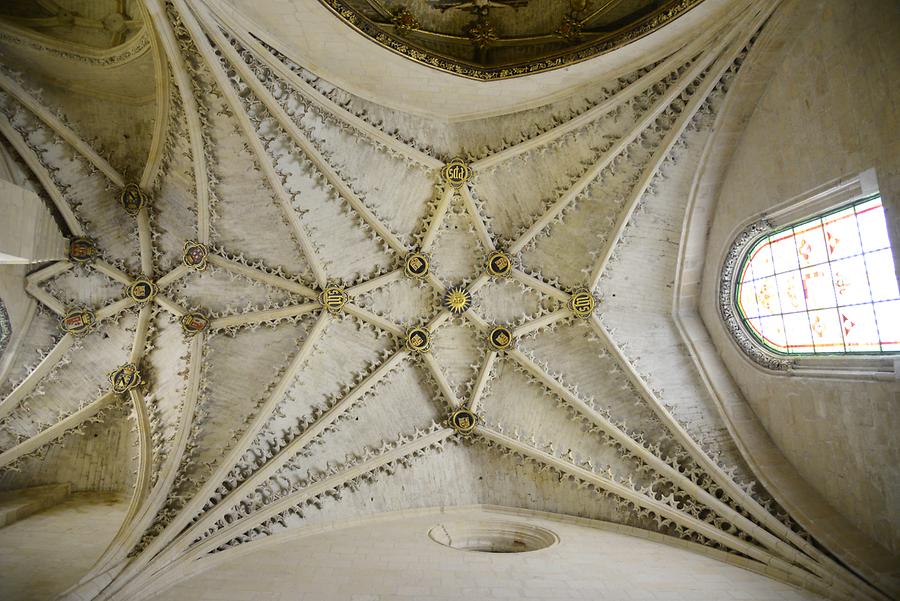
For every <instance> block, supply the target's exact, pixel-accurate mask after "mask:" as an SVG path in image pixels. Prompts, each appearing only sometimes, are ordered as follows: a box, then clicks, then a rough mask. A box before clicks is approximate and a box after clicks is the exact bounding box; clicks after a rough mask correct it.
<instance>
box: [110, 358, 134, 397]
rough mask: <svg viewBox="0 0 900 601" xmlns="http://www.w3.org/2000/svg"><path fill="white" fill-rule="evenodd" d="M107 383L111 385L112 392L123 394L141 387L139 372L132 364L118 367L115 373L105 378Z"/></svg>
mask: <svg viewBox="0 0 900 601" xmlns="http://www.w3.org/2000/svg"><path fill="white" fill-rule="evenodd" d="M107 377H108V378H109V383H110V384H112V389H113V392H115V393H117V394H124V393H126V392H128V391H129V390H133V389H134V388H137V387H138V386H140V385H141V383H142V382H143V381H142V380H141V372H139V371H138V369H137V367H136V366H135V365H134V363H125V364H124V365H120V366H119V367H118V368H117V369H116V370H115V371H112V372H110V373H109V375H108V376H107Z"/></svg>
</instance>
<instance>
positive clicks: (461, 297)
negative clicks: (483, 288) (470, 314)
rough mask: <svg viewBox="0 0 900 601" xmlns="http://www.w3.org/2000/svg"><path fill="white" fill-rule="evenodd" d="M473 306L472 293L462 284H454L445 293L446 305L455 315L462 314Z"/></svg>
mask: <svg viewBox="0 0 900 601" xmlns="http://www.w3.org/2000/svg"><path fill="white" fill-rule="evenodd" d="M471 306H472V295H471V294H470V293H469V291H468V290H466V289H465V288H463V287H462V286H454V287H453V288H450V289H449V290H447V293H446V294H445V295H444V307H445V308H446V309H447V310H448V311H450V312H451V313H453V314H454V315H462V314H463V313H465V312H466V311H468V310H469V308H471Z"/></svg>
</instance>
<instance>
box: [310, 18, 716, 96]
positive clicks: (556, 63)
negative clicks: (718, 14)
mask: <svg viewBox="0 0 900 601" xmlns="http://www.w3.org/2000/svg"><path fill="white" fill-rule="evenodd" d="M319 1H320V2H321V3H322V4H324V5H325V6H326V7H328V8H329V9H330V10H331V11H332V12H333V13H334V14H335V15H337V17H338V18H339V19H341V20H342V21H344V22H345V23H346V24H348V25H349V26H351V27H352V28H353V29H355V30H356V31H358V32H359V33H361V34H362V35H364V36H366V37H367V38H369V39H370V40H372V41H374V42H375V43H376V44H378V45H380V46H383V47H384V48H387V49H388V50H390V51H392V52H395V53H397V54H399V55H401V56H404V57H406V58H408V59H410V60H412V61H414V62H417V63H419V64H421V65H425V66H426V67H431V68H432V69H437V70H439V71H445V72H447V73H452V74H453V75H459V76H460V77H466V78H468V79H475V80H479V81H499V80H503V79H512V78H514V77H522V76H524V75H531V74H533V73H542V72H544V71H552V70H554V69H560V68H562V67H568V66H570V65H574V64H576V63H580V62H582V61H585V60H588V59H591V58H594V57H595V56H600V55H601V54H606V53H607V52H612V51H613V50H616V49H618V48H621V47H622V46H625V45H627V44H630V43H631V42H634V41H636V40H639V39H640V38H642V37H644V36H645V35H648V34H650V33H653V32H654V31H656V30H657V29H659V28H661V27H663V26H664V25H667V24H669V23H671V22H672V21H674V20H675V19H677V18H678V17H680V16H682V15H683V14H685V13H687V12H688V11H689V10H691V9H692V8H694V7H696V6H698V5H699V4H700V3H701V2H703V0H670V1H669V2H666V3H664V4H663V5H662V6H661V7H660V8H658V9H656V10H655V11H653V12H651V13H650V14H648V15H646V16H644V17H642V18H640V19H637V20H635V21H632V22H629V23H627V24H625V25H624V26H622V27H620V28H619V29H616V30H614V31H610V32H608V33H604V34H602V35H600V36H598V37H596V38H594V39H592V40H590V41H588V42H585V43H583V44H580V45H577V46H573V47H571V48H568V49H566V50H563V51H561V52H558V53H556V54H552V55H549V56H545V57H541V58H539V59H536V60H531V61H526V62H522V63H518V64H511V65H501V66H491V67H485V66H481V65H477V64H474V63H470V62H466V61H462V60H459V59H456V58H451V57H448V56H445V55H441V54H438V53H437V52H433V51H430V50H427V49H425V48H422V47H420V46H418V45H415V44H413V43H411V42H410V41H409V40H407V39H404V38H403V37H400V36H398V35H394V34H392V33H389V32H388V31H386V30H385V29H382V28H381V27H380V26H379V25H378V24H377V23H375V22H373V21H371V20H370V19H368V18H367V17H366V16H365V15H363V14H362V13H361V12H359V11H358V10H357V9H355V8H353V7H352V6H350V5H349V4H348V3H347V2H345V0H319ZM401 16H405V15H401ZM395 25H397V24H396V23H395ZM416 26H418V23H417V22H416V20H415V19H414V18H405V19H402V23H401V24H400V25H397V28H396V29H397V31H399V32H401V33H402V32H408V31H409V29H410V28H412V27H416ZM570 30H571V27H569V28H568V29H564V31H562V32H557V33H558V35H560V36H561V39H569V37H571V35H574V33H572V34H570V33H569V32H570Z"/></svg>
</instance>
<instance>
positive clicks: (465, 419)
mask: <svg viewBox="0 0 900 601" xmlns="http://www.w3.org/2000/svg"><path fill="white" fill-rule="evenodd" d="M477 425H478V416H477V415H475V413H473V412H472V411H470V410H469V409H465V408H463V409H459V410H457V411H454V412H453V414H452V415H451V416H450V427H451V428H453V429H454V430H455V431H456V433H457V434H462V435H463V436H467V435H469V434H471V433H472V432H473V431H474V430H475V426H477Z"/></svg>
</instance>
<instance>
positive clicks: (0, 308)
mask: <svg viewBox="0 0 900 601" xmlns="http://www.w3.org/2000/svg"><path fill="white" fill-rule="evenodd" d="M11 338H12V322H11V321H10V319H9V313H8V312H7V311H6V305H4V304H3V301H0V356H2V355H3V351H5V350H6V347H7V346H8V345H9V341H10V339H11Z"/></svg>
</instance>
